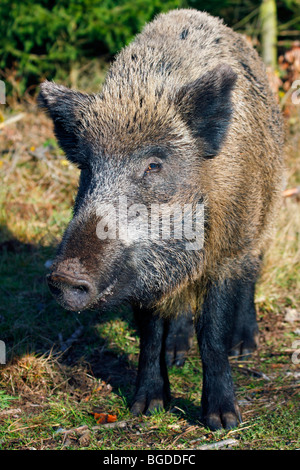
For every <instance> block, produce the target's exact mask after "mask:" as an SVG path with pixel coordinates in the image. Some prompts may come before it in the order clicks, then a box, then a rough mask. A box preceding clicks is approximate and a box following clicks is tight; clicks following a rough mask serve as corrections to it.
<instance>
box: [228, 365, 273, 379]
mask: <svg viewBox="0 0 300 470" xmlns="http://www.w3.org/2000/svg"><path fill="white" fill-rule="evenodd" d="M231 367H234V368H235V369H238V370H239V371H241V372H244V373H245V374H248V375H252V376H253V377H258V378H260V379H264V380H268V381H270V380H271V379H270V378H269V377H268V376H267V375H266V374H264V373H263V372H259V371H258V370H256V369H249V368H248V367H244V366H242V365H240V364H231Z"/></svg>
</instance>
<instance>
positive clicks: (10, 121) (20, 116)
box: [0, 113, 26, 129]
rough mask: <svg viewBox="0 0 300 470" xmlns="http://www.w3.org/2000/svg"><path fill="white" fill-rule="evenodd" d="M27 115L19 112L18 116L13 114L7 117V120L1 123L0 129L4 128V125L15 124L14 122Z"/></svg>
mask: <svg viewBox="0 0 300 470" xmlns="http://www.w3.org/2000/svg"><path fill="white" fill-rule="evenodd" d="M25 116H26V114H25V113H20V114H17V115H16V116H13V117H11V118H9V119H6V121H4V122H1V123H0V129H3V128H4V127H6V126H8V125H9V124H13V123H14V122H17V121H20V119H23V118H24V117H25Z"/></svg>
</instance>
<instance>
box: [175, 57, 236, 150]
mask: <svg viewBox="0 0 300 470" xmlns="http://www.w3.org/2000/svg"><path fill="white" fill-rule="evenodd" d="M236 80H237V74H236V73H235V72H234V71H233V70H232V68H231V67H229V66H228V65H220V66H218V67H216V68H214V69H213V70H211V71H209V72H206V73H205V74H204V75H203V76H202V77H200V78H198V79H197V80H195V81H194V82H191V83H188V84H187V85H185V86H183V87H182V88H180V89H179V91H178V92H177V95H176V98H175V103H176V105H177V106H179V110H180V113H181V115H182V117H183V119H184V120H185V122H186V123H187V124H188V126H189V127H190V129H191V131H192V133H193V135H194V136H195V137H196V138H199V139H200V140H201V143H202V147H203V156H205V157H213V156H215V155H217V153H218V151H219V150H220V148H221V145H222V143H223V140H224V138H225V136H226V131H227V129H228V126H229V123H230V119H231V115H232V103H231V99H230V98H231V91H232V88H233V87H234V85H235V82H236Z"/></svg>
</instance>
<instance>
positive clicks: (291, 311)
mask: <svg viewBox="0 0 300 470" xmlns="http://www.w3.org/2000/svg"><path fill="white" fill-rule="evenodd" d="M285 312H286V313H285V317H284V321H287V322H288V323H294V322H296V321H300V312H299V311H298V310H296V309H295V308H286V309H285Z"/></svg>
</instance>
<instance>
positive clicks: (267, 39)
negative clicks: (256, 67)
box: [259, 0, 277, 69]
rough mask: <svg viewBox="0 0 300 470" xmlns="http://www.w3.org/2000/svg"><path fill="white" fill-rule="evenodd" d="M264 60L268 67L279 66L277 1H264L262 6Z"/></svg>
mask: <svg viewBox="0 0 300 470" xmlns="http://www.w3.org/2000/svg"><path fill="white" fill-rule="evenodd" d="M259 16H260V22H261V45H262V58H263V60H264V62H265V64H266V66H271V67H273V68H274V69H275V68H276V64H277V8H276V0H262V3H261V6H260V14H259Z"/></svg>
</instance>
